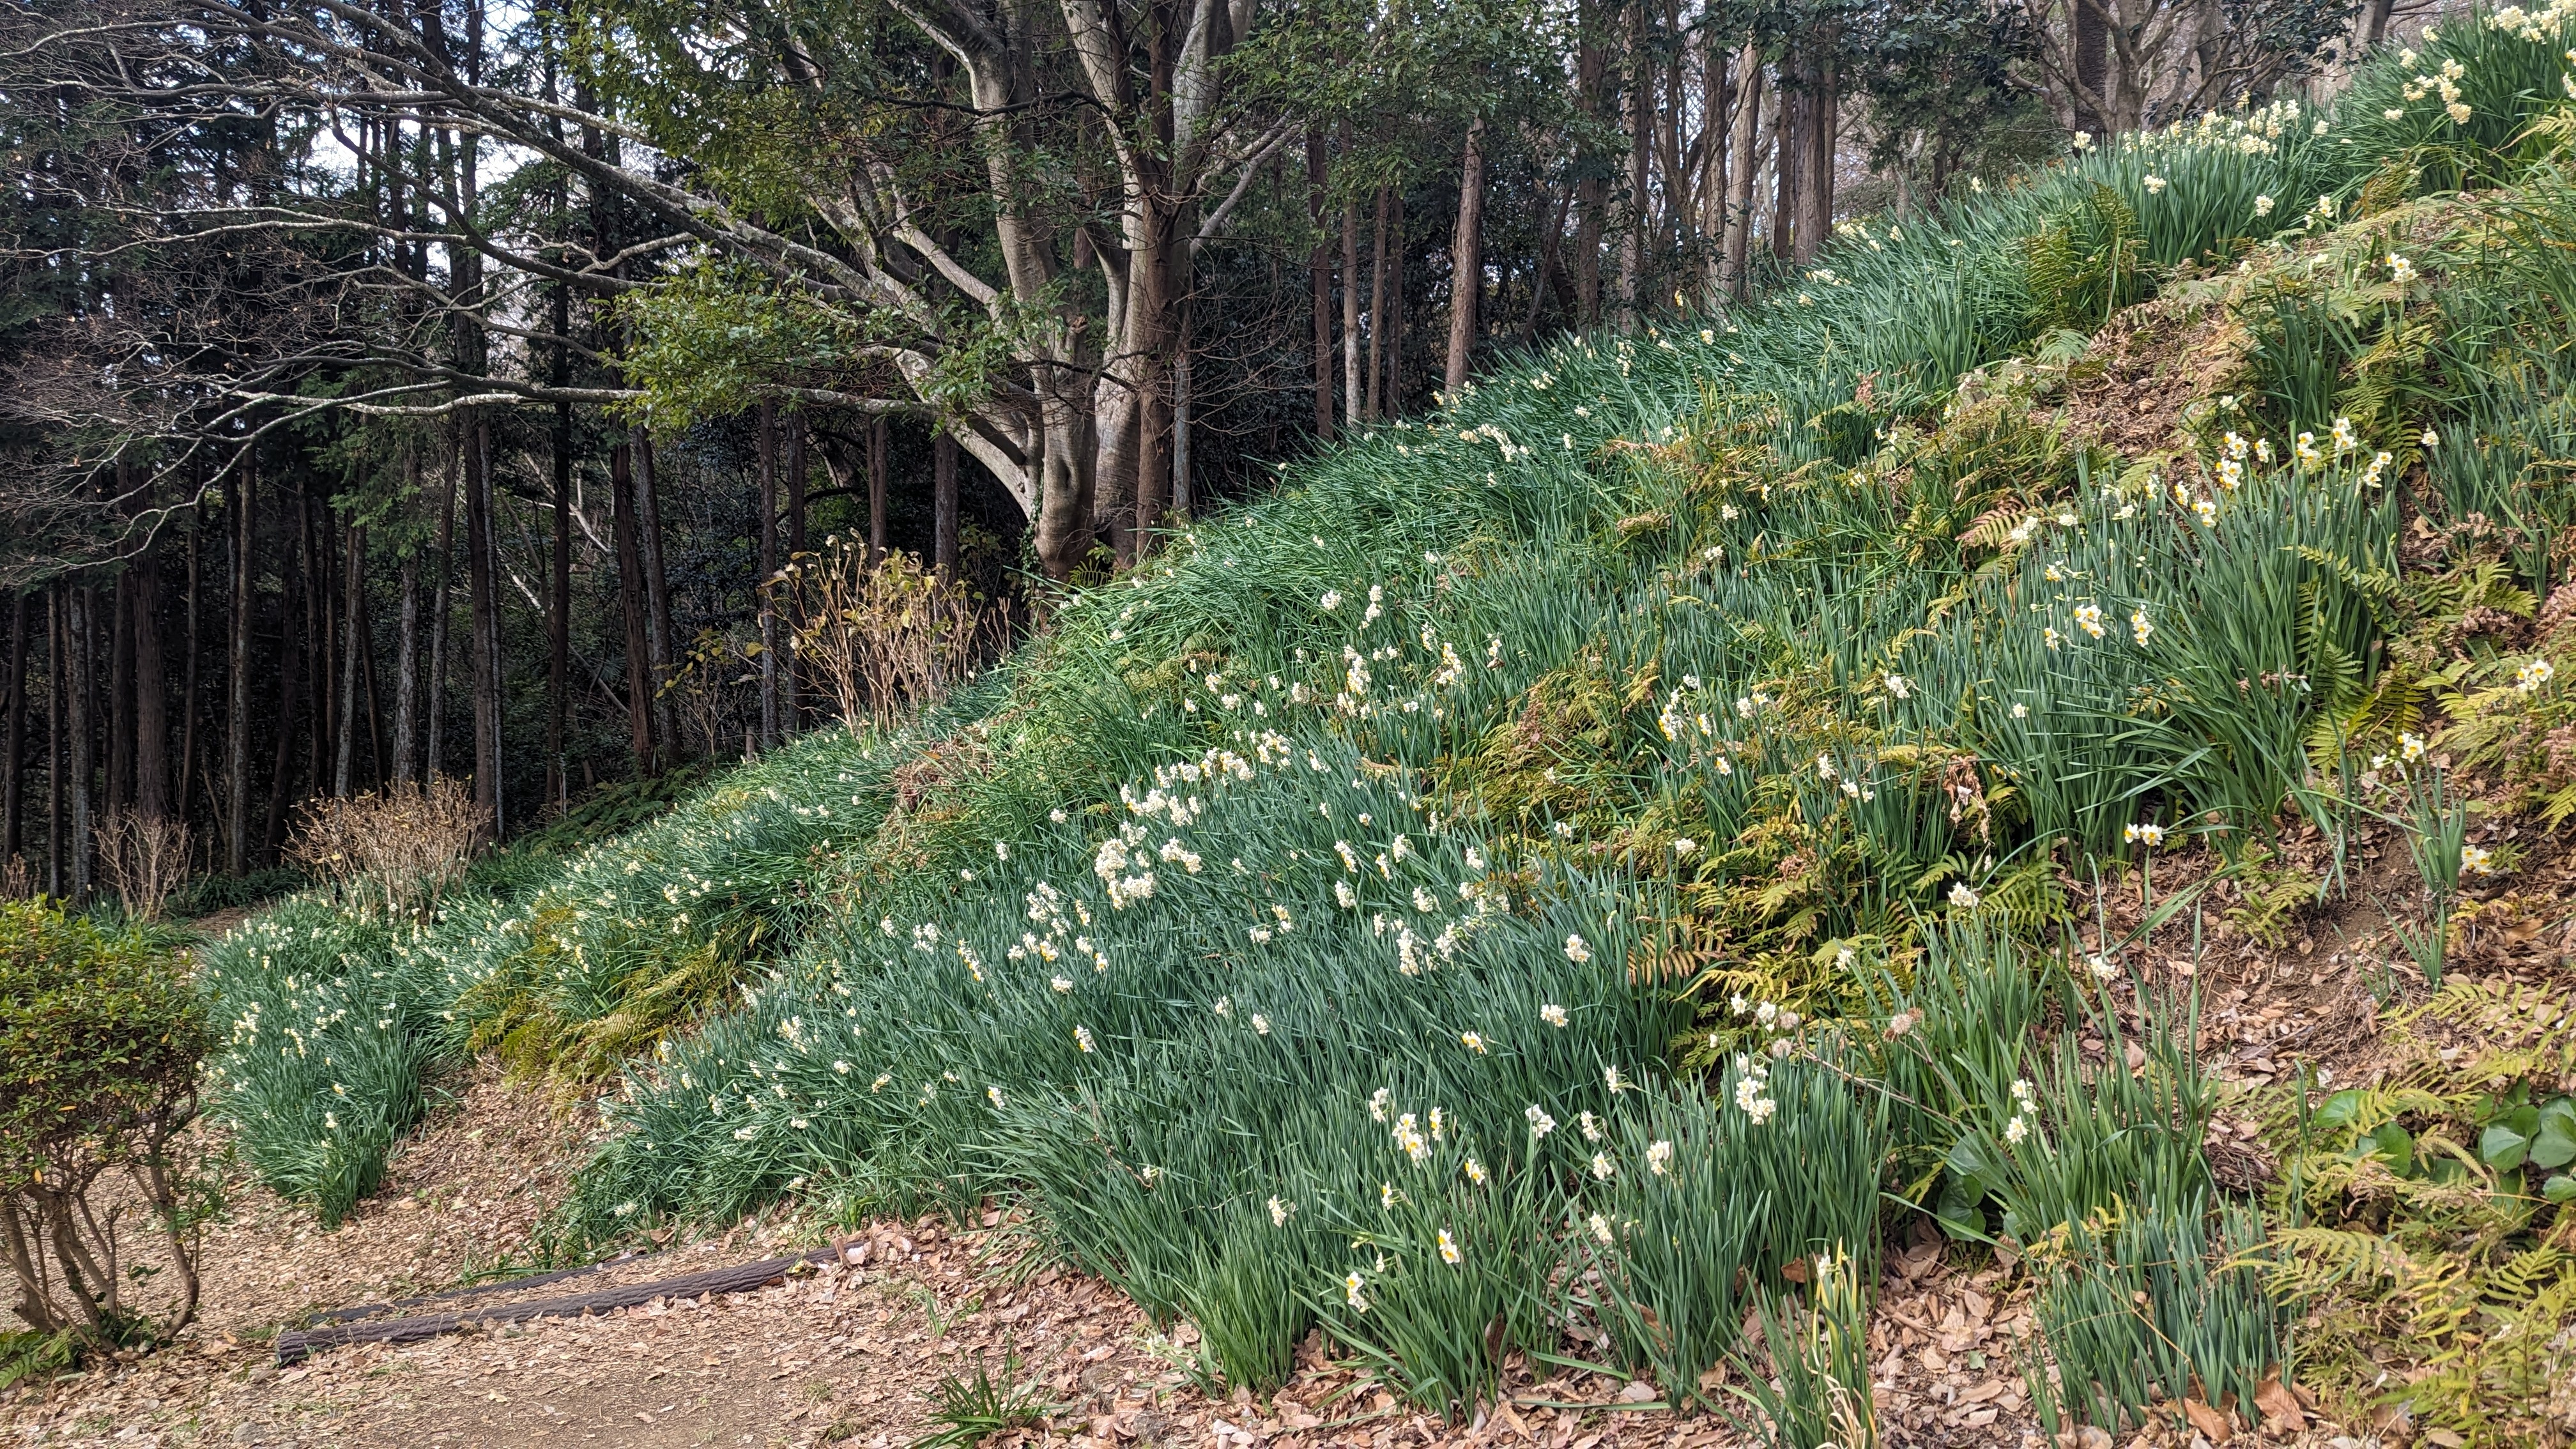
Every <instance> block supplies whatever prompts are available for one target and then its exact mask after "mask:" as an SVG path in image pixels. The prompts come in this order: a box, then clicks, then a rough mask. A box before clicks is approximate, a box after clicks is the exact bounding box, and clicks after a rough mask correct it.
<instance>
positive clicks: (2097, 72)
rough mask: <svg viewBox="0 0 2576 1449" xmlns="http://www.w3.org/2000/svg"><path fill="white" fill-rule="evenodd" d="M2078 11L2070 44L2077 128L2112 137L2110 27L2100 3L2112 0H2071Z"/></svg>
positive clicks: (2071, 26)
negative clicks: (2110, 134) (2110, 114)
mask: <svg viewBox="0 0 2576 1449" xmlns="http://www.w3.org/2000/svg"><path fill="white" fill-rule="evenodd" d="M2069 3H2070V6H2071V8H2072V9H2073V11H2074V14H2073V16H2072V18H2071V20H2070V23H2069V24H2068V27H2067V29H2068V31H2069V41H2068V43H2069V44H2071V45H2072V46H2074V48H2075V117H2074V119H2075V129H2076V130H2079V131H2084V132H2088V133H2090V134H2091V135H2092V137H2093V138H2094V139H2095V140H2108V139H2110V138H2109V135H2108V134H2107V133H2108V131H2109V126H2108V124H2107V120H2108V116H2107V113H2106V112H2105V111H2104V109H2103V108H2104V107H2105V106H2108V105H2109V104H2110V103H2111V54H2110V52H2111V43H2110V28H2109V27H2108V26H2106V25H2104V24H2103V23H2102V11H2101V10H2100V8H2098V7H2099V6H2100V5H2102V4H2105V3H2108V0H2069Z"/></svg>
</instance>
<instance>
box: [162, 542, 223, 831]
mask: <svg viewBox="0 0 2576 1449" xmlns="http://www.w3.org/2000/svg"><path fill="white" fill-rule="evenodd" d="M205 522H206V513H205V509H204V508H203V507H202V506H200V507H196V508H191V509H189V510H188V598H187V603H186V606H185V610H184V612H185V613H186V615H187V617H186V619H185V620H184V621H183V622H182V624H181V628H182V631H183V632H182V634H181V639H180V645H181V654H180V658H181V660H182V663H181V664H180V666H179V676H180V678H179V785H178V788H177V789H176V790H174V791H173V792H172V793H171V796H170V801H171V813H172V814H173V815H176V816H177V817H179V818H180V819H182V820H185V819H187V818H188V800H189V792H190V791H191V790H193V789H194V788H195V786H196V783H197V779H196V776H197V707H198V706H197V658H198V655H199V654H200V653H202V652H203V651H202V650H201V649H200V648H199V647H198V640H199V638H200V633H199V628H198V618H199V614H198V609H199V607H200V605H199V602H198V591H199V590H200V588H202V587H203V585H202V582H201V579H200V574H199V571H200V570H201V569H202V567H203V564H202V563H201V562H200V551H199V542H198V537H197V536H198V534H199V533H200V532H201V531H202V530H203V529H204V527H205ZM206 856H207V860H208V862H209V864H211V863H212V861H213V859H214V852H213V851H212V850H211V849H209V850H208V851H207V852H206Z"/></svg>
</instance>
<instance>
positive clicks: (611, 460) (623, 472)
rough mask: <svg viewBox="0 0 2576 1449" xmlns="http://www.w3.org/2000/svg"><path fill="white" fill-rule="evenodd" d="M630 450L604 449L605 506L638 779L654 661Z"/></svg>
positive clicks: (649, 728) (645, 754)
mask: <svg viewBox="0 0 2576 1449" xmlns="http://www.w3.org/2000/svg"><path fill="white" fill-rule="evenodd" d="M630 448H631V445H630V444H626V443H620V444H618V445H617V446H616V447H615V448H614V449H612V450H611V451H610V452H609V455H608V492H609V505H608V508H609V529H610V532H611V533H612V534H614V535H615V537H616V542H617V607H618V612H619V614H620V615H621V616H622V617H623V619H624V621H625V624H626V743H627V748H628V749H629V750H631V751H633V752H634V755H635V777H636V778H637V779H639V780H640V779H642V778H644V777H645V776H646V775H649V774H651V773H652V772H653V713H652V709H653V665H652V660H651V657H650V655H649V653H648V652H647V646H646V644H645V642H644V565H643V562H642V560H641V558H640V557H639V556H638V553H637V550H636V547H635V491H634V484H635V480H634V479H633V478H632V477H630V476H628V462H627V460H628V455H629V451H630Z"/></svg>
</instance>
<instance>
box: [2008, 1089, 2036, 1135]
mask: <svg viewBox="0 0 2576 1449" xmlns="http://www.w3.org/2000/svg"><path fill="white" fill-rule="evenodd" d="M2012 1097H2013V1114H2012V1120H2010V1121H2008V1122H2006V1123H2004V1141H2006V1142H2009V1143H2011V1144H2012V1145H2013V1146H2015V1147H2019V1146H2020V1145H2021V1144H2022V1142H2023V1140H2024V1139H2026V1138H2028V1137H2029V1136H2030V1133H2031V1128H2032V1126H2033V1124H2035V1123H2037V1122H2038V1121H2039V1094H2038V1093H2037V1092H2036V1091H2034V1090H2033V1089H2032V1087H2031V1085H2030V1078H2028V1077H2016V1078H2014V1079H2013V1084H2012Z"/></svg>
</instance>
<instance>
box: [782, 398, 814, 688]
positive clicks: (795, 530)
mask: <svg viewBox="0 0 2576 1449" xmlns="http://www.w3.org/2000/svg"><path fill="white" fill-rule="evenodd" d="M806 437H807V431H806V427H805V415H804V414H803V413H801V412H791V413H789V414H788V415H787V520H786V521H787V557H788V559H789V560H790V561H801V560H803V558H804V557H805V553H806V548H805V471H806V469H807V468H808V467H810V466H811V463H810V461H809V459H808V456H807V454H806ZM797 598H798V596H797V594H796V593H795V591H793V590H790V591H789V592H788V594H787V614H786V618H785V631H786V635H787V655H786V658H785V659H783V660H781V661H780V663H779V666H778V712H779V719H780V722H781V723H780V727H781V728H783V729H784V730H786V732H787V733H788V734H789V735H791V736H793V735H796V734H799V733H801V732H802V731H803V730H804V728H805V699H804V694H805V690H804V682H803V681H802V680H801V679H799V678H798V677H797V676H798V671H797V658H798V656H797V652H796V641H797V639H798V638H800V637H801V636H802V632H803V630H804V628H805V615H804V611H803V610H802V609H801V608H800V607H798V604H797Z"/></svg>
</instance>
